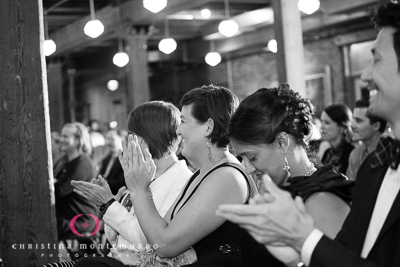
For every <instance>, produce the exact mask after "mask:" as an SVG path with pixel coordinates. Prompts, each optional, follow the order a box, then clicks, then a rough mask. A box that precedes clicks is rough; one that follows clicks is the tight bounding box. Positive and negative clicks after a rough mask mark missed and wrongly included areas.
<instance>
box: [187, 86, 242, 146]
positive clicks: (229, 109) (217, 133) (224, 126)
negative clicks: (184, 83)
mask: <svg viewBox="0 0 400 267" xmlns="http://www.w3.org/2000/svg"><path fill="white" fill-rule="evenodd" d="M238 103H239V100H238V98H237V96H236V95H235V94H234V93H233V92H232V91H231V90H229V89H227V88H225V87H222V86H215V85H208V86H206V85H204V86H202V87H200V88H196V89H193V90H191V91H189V92H188V93H186V94H185V95H184V96H183V97H182V99H181V103H180V104H181V106H182V107H183V106H188V105H192V116H193V117H194V118H195V119H196V120H197V121H198V122H200V123H206V122H207V120H208V119H209V118H211V119H212V120H213V121H214V129H213V131H212V132H211V134H210V135H209V136H208V138H210V140H211V143H212V144H216V146H217V147H225V146H227V145H228V144H229V138H228V135H227V130H228V122H229V119H230V117H231V116H232V114H233V112H234V111H235V110H236V108H237V106H238Z"/></svg>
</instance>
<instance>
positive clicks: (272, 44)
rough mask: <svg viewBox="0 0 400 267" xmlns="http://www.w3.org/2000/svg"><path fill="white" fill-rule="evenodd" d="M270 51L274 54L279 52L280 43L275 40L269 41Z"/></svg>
mask: <svg viewBox="0 0 400 267" xmlns="http://www.w3.org/2000/svg"><path fill="white" fill-rule="evenodd" d="M267 46H268V50H269V51H271V52H272V53H276V52H278V43H277V42H276V40H275V39H271V40H269V41H268V45H267Z"/></svg>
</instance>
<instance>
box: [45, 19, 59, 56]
mask: <svg viewBox="0 0 400 267" xmlns="http://www.w3.org/2000/svg"><path fill="white" fill-rule="evenodd" d="M44 35H45V40H44V42H43V50H44V55H45V56H46V57H48V56H50V55H51V54H53V53H54V52H56V49H57V46H56V43H55V42H54V41H53V40H52V39H50V38H49V29H48V26H47V16H45V18H44Z"/></svg>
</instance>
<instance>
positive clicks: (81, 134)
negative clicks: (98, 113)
mask: <svg viewBox="0 0 400 267" xmlns="http://www.w3.org/2000/svg"><path fill="white" fill-rule="evenodd" d="M66 127H68V128H70V129H72V130H73V131H74V135H75V137H76V138H78V139H79V147H78V149H79V150H81V151H82V152H83V153H86V154H88V155H91V154H92V144H91V141H90V135H89V130H88V129H87V128H86V126H85V125H83V124H82V123H80V122H70V123H66V124H65V125H64V127H63V128H66Z"/></svg>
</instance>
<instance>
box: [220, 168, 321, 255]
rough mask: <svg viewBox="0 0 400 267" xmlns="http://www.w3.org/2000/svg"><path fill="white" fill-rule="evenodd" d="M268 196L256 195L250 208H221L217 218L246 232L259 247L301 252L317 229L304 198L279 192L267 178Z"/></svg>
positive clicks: (243, 206)
mask: <svg viewBox="0 0 400 267" xmlns="http://www.w3.org/2000/svg"><path fill="white" fill-rule="evenodd" d="M263 181H264V186H265V190H266V192H265V193H263V194H261V195H260V194H259V195H256V196H255V197H254V198H253V199H251V200H250V205H221V206H220V207H219V208H218V210H217V215H219V216H222V217H224V218H226V219H227V220H230V221H232V222H234V223H237V224H239V225H240V226H241V227H243V228H245V229H246V230H247V231H248V232H249V233H250V234H251V235H252V236H253V237H254V239H256V240H257V241H258V242H259V243H262V244H265V245H273V246H291V247H293V248H294V249H295V250H296V251H297V252H300V250H301V247H302V245H303V243H304V241H305V239H306V238H307V236H308V235H309V234H310V233H311V231H312V230H313V229H314V220H313V219H312V217H311V216H310V215H309V214H308V213H307V211H306V208H305V206H304V203H303V201H302V200H301V198H300V197H296V199H295V200H293V198H292V196H291V195H290V194H289V193H288V192H286V191H283V190H281V189H279V188H278V187H277V186H276V185H275V184H274V183H273V182H272V180H271V178H269V176H267V175H264V177H263Z"/></svg>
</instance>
